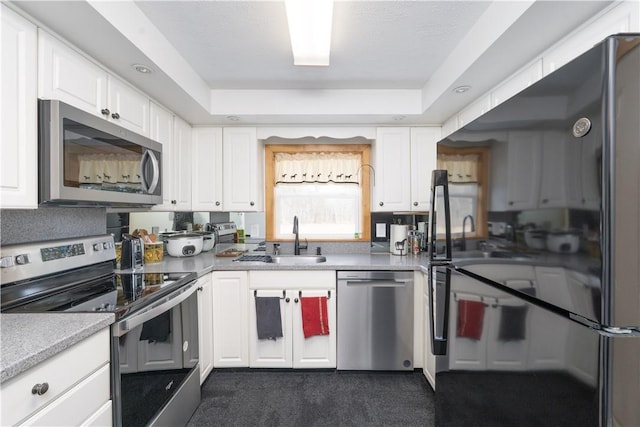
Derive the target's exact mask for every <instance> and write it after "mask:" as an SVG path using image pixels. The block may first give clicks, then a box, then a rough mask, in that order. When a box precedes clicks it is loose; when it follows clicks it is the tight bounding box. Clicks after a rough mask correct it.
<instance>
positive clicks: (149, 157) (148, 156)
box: [140, 150, 160, 193]
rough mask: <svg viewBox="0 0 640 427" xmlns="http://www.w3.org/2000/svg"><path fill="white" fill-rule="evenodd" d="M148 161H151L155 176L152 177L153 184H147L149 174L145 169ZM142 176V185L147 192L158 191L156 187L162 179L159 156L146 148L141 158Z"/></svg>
mask: <svg viewBox="0 0 640 427" xmlns="http://www.w3.org/2000/svg"><path fill="white" fill-rule="evenodd" d="M147 162H151V166H152V168H153V177H152V178H151V184H147V176H146V175H145V173H144V171H145V168H146V166H147ZM140 177H141V178H142V179H141V182H142V187H143V188H144V191H145V192H147V193H153V192H154V191H156V187H157V186H158V181H160V163H159V162H158V158H157V157H156V155H155V154H154V153H153V151H151V150H146V151H145V152H144V154H143V155H142V159H141V160H140Z"/></svg>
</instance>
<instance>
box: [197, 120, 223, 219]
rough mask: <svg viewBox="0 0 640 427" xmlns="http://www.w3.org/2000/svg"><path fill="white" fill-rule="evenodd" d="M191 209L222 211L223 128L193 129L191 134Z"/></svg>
mask: <svg viewBox="0 0 640 427" xmlns="http://www.w3.org/2000/svg"><path fill="white" fill-rule="evenodd" d="M191 142H192V147H191V148H192V153H191V155H192V161H191V165H192V168H193V170H192V175H191V177H192V180H191V183H192V188H191V209H192V210H193V211H205V212H215V211H221V210H222V128H218V127H202V128H194V129H193V132H192V141H191Z"/></svg>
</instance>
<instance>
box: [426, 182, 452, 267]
mask: <svg viewBox="0 0 640 427" xmlns="http://www.w3.org/2000/svg"><path fill="white" fill-rule="evenodd" d="M438 187H442V199H443V203H444V226H445V252H444V257H442V256H440V257H439V256H438V254H437V249H436V242H437V235H436V230H437V224H436V223H437V221H436V213H437V211H436V201H437V198H438V197H437V189H438ZM429 221H430V222H431V233H430V234H429V235H430V238H431V239H430V241H429V260H430V261H431V262H432V263H434V262H449V261H451V209H450V207H449V172H448V171H447V170H444V169H436V170H434V171H433V172H432V173H431V211H430V213H429Z"/></svg>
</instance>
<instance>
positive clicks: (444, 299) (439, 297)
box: [428, 265, 451, 356]
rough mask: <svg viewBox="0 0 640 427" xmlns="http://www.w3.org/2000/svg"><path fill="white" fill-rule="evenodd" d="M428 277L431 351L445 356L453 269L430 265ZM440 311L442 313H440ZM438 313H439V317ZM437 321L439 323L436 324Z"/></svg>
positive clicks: (436, 354)
mask: <svg viewBox="0 0 640 427" xmlns="http://www.w3.org/2000/svg"><path fill="white" fill-rule="evenodd" d="M442 270H444V271H442ZM438 273H439V274H438ZM428 279H429V283H428V288H429V330H430V331H431V353H433V355H434V356H444V355H446V354H447V343H448V338H449V299H450V290H451V270H449V269H448V268H447V267H439V266H435V265H433V266H431V267H429V278H428ZM440 313H442V314H441V315H440ZM436 314H438V317H437V319H436ZM437 321H438V322H439V324H436V322H437Z"/></svg>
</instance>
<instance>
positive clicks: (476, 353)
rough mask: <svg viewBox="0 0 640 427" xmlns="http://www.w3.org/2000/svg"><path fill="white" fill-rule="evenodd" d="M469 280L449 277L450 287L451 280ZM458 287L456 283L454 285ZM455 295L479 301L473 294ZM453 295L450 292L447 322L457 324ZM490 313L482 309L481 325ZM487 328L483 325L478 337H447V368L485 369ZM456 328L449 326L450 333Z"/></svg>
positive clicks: (455, 303)
mask: <svg viewBox="0 0 640 427" xmlns="http://www.w3.org/2000/svg"><path fill="white" fill-rule="evenodd" d="M454 280H455V281H457V282H460V281H470V280H472V279H468V278H459V277H457V276H456V277H455V278H454V277H452V278H451V282H452V283H451V287H452V288H454V283H453V281H454ZM455 288H458V284H456V285H455ZM455 295H457V297H458V298H459V299H462V300H467V301H480V297H478V296H476V295H473V294H468V295H467V294H464V293H456V294H455ZM455 295H454V294H453V293H452V295H451V299H450V304H451V305H450V307H449V324H450V325H454V326H455V325H457V322H458V304H457V302H456V299H455ZM488 315H490V311H489V310H486V309H485V311H484V319H483V322H482V323H483V325H485V326H486V325H487V324H488V320H487V317H488ZM487 329H488V328H486V327H484V326H483V330H482V335H481V337H480V339H474V338H469V337H458V336H450V337H449V369H451V370H455V369H461V370H465V371H481V370H486V369H487V342H488V341H487V333H488V331H487ZM455 330H456V328H455V327H453V328H450V331H451V333H453V332H454V331H455Z"/></svg>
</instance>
